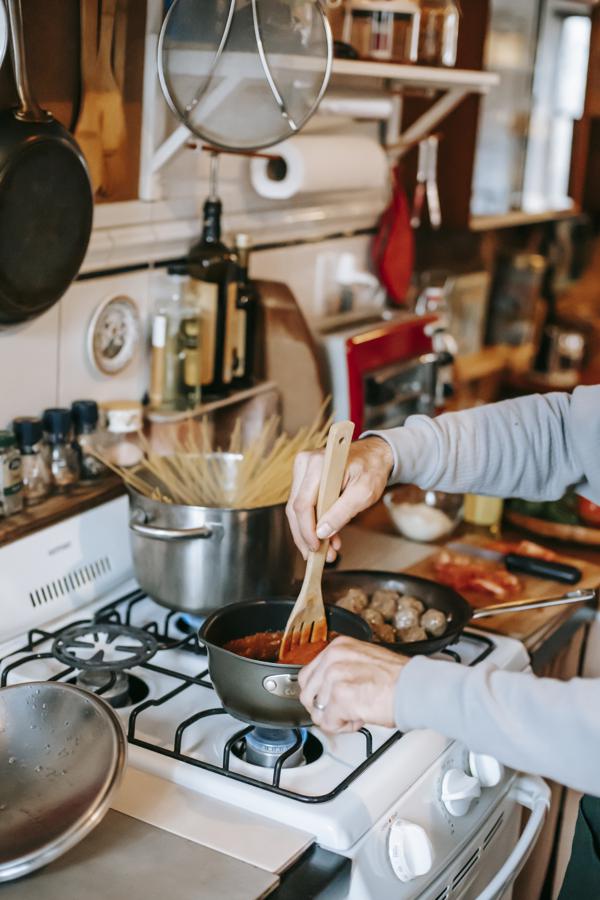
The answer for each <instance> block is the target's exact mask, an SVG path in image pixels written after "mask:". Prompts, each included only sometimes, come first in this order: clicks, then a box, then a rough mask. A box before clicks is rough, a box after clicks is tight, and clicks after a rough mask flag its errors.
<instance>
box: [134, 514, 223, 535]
mask: <svg viewBox="0 0 600 900" xmlns="http://www.w3.org/2000/svg"><path fill="white" fill-rule="evenodd" d="M129 527H130V529H131V530H132V531H133V532H134V533H135V534H139V535H140V537H147V538H150V539H151V540H154V541H189V540H193V539H195V538H204V539H208V538H211V537H213V535H215V533H216V532H219V531H221V526H220V525H217V524H210V525H200V526H198V527H196V528H162V527H160V526H158V525H152V524H151V523H148V521H147V519H145V521H144V522H138V521H137V520H136V519H135V518H134V517H132V518H131V519H130V521H129Z"/></svg>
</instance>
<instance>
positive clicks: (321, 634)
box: [279, 422, 354, 661]
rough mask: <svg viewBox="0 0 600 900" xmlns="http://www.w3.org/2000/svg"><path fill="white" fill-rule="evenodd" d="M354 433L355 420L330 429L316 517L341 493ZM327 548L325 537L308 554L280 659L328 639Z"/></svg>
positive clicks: (327, 542) (320, 515)
mask: <svg viewBox="0 0 600 900" xmlns="http://www.w3.org/2000/svg"><path fill="white" fill-rule="evenodd" d="M353 433H354V424H353V422H336V423H334V424H333V425H332V426H331V428H330V430H329V436H328V438H327V446H326V447H325V459H324V462H323V472H322V475H321V483H320V485H319V497H318V500H317V520H319V519H321V518H322V516H323V515H324V513H326V512H327V510H329V509H330V508H331V507H332V506H333V504H334V503H335V501H336V500H337V499H338V497H339V495H340V491H341V488H342V482H343V479H344V472H345V471H346V463H347V461H348V453H349V450H350V443H351V441H352V435H353ZM328 549H329V540H328V539H326V540H324V541H321V546H320V547H319V549H318V550H316V551H314V552H312V551H311V552H310V553H309V554H308V560H307V563H306V574H305V576H304V581H303V582H302V587H301V589H300V593H299V594H298V599H297V600H296V603H295V604H294V607H293V609H292V612H291V613H290V617H289V619H288V623H287V625H286V628H285V632H284V634H283V638H282V641H281V646H280V648H279V659H280V660H281V661H283V660H284V659H285V657H286V655H287V654H289V652H290V650H292V648H293V647H297V646H299V645H301V644H308V643H313V644H314V643H318V642H322V641H326V640H327V620H326V618H325V607H324V605H323V594H322V592H321V578H322V576H323V569H324V567H325V560H326V558H327V550H328Z"/></svg>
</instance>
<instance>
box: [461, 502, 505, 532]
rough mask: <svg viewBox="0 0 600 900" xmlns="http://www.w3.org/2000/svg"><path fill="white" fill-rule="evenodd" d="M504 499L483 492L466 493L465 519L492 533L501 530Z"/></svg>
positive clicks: (469, 523) (468, 522)
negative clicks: (486, 495) (482, 493)
mask: <svg viewBox="0 0 600 900" xmlns="http://www.w3.org/2000/svg"><path fill="white" fill-rule="evenodd" d="M503 510H504V500H503V499H502V498H501V497H485V496H483V495H481V494H465V505H464V508H463V519H464V521H465V522H466V523H467V524H468V525H475V526H477V527H478V528H479V529H481V530H487V531H488V532H489V533H490V534H492V535H497V534H498V533H499V531H500V523H501V522H502V513H503Z"/></svg>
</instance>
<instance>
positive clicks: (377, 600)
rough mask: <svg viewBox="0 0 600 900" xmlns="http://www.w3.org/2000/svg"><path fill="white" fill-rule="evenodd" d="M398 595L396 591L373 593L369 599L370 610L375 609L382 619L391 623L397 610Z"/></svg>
mask: <svg viewBox="0 0 600 900" xmlns="http://www.w3.org/2000/svg"><path fill="white" fill-rule="evenodd" d="M399 599H400V595H399V594H398V593H397V592H396V591H385V590H381V591H375V593H374V594H373V596H372V597H371V609H377V610H379V612H380V613H381V615H382V616H383V618H384V619H387V620H388V622H391V621H392V619H393V618H394V616H395V615H396V610H397V609H398V600H399Z"/></svg>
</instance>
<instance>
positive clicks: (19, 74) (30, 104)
mask: <svg viewBox="0 0 600 900" xmlns="http://www.w3.org/2000/svg"><path fill="white" fill-rule="evenodd" d="M6 5H7V8H8V16H9V19H10V46H11V56H12V61H13V68H14V72H15V83H16V86H17V93H18V94H19V103H20V109H18V110H17V112H16V113H15V115H16V116H17V118H18V119H22V120H23V121H24V122H46V121H47V120H48V119H50V118H52V117H51V116H50V114H49V113H47V112H45V110H43V109H41V108H40V107H39V106H38V104H37V102H36V100H35V98H34V97H33V95H32V93H31V86H30V84H29V76H28V74H27V63H26V58H25V40H24V38H23V14H22V10H21V0H6Z"/></svg>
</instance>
